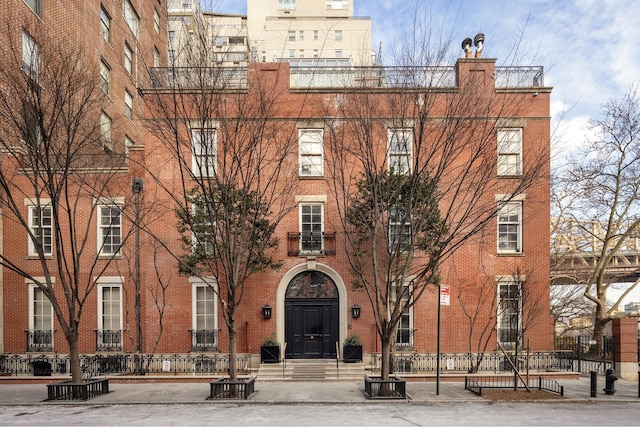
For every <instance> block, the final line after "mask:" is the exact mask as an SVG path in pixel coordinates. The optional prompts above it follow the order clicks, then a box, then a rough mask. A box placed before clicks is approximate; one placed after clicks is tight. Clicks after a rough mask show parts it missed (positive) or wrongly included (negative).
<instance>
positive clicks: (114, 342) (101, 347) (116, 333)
mask: <svg viewBox="0 0 640 427" xmlns="http://www.w3.org/2000/svg"><path fill="white" fill-rule="evenodd" d="M120 350H122V331H121V330H111V329H97V330H96V351H120Z"/></svg>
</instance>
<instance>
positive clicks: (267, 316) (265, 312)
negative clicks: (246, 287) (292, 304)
mask: <svg viewBox="0 0 640 427" xmlns="http://www.w3.org/2000/svg"><path fill="white" fill-rule="evenodd" d="M262 317H264V319H265V320H269V319H271V306H270V305H269V304H265V305H264V307H262Z"/></svg>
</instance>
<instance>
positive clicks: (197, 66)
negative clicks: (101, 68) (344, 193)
mask: <svg viewBox="0 0 640 427" xmlns="http://www.w3.org/2000/svg"><path fill="white" fill-rule="evenodd" d="M196 34H207V33H206V31H205V30H204V28H201V29H200V30H199V31H196ZM270 66H271V67H273V66H274V65H270ZM256 67H259V65H256ZM151 73H152V82H154V84H155V87H153V88H151V89H149V90H147V91H146V94H145V101H146V103H147V106H148V111H149V116H148V119H149V120H148V121H147V124H148V128H149V130H150V132H151V133H152V134H153V135H154V136H155V137H156V138H157V140H158V141H160V148H159V151H158V153H155V154H151V155H150V156H148V158H153V157H154V156H156V159H160V160H161V161H167V159H169V160H168V161H169V162H171V163H172V164H173V165H174V167H175V168H176V170H177V171H178V180H177V181H178V182H176V183H171V182H168V181H167V180H163V179H160V178H159V177H158V175H157V174H156V178H155V179H156V184H157V185H158V186H159V187H161V188H162V189H163V190H164V191H165V192H166V194H167V195H169V197H170V198H171V200H172V202H173V203H174V204H175V208H176V211H177V215H178V220H179V231H180V232H181V233H182V235H183V247H182V248H180V249H179V250H176V249H175V248H171V247H170V246H169V245H167V246H166V247H165V248H166V249H167V250H168V251H169V252H171V254H172V256H174V257H175V259H176V260H177V263H178V265H179V269H180V272H181V273H182V274H184V275H188V276H195V277H199V278H201V279H202V280H203V282H205V283H207V284H208V285H209V286H210V287H211V289H213V291H214V292H215V293H216V294H217V295H218V298H219V300H220V302H221V306H222V310H221V312H222V316H223V318H224V321H225V324H226V327H227V332H228V338H229V376H230V380H231V381H235V380H236V378H237V369H236V354H237V350H236V347H237V325H236V313H237V310H238V308H239V306H240V304H241V303H242V300H243V296H244V295H245V284H246V283H247V280H248V278H249V277H251V276H252V275H254V274H255V273H258V272H261V271H265V270H267V269H271V268H277V267H278V266H279V265H280V262H279V260H277V259H275V258H274V254H275V252H274V250H275V248H276V247H277V245H278V240H277V238H276V235H275V228H276V226H277V225H278V223H279V222H280V220H281V219H282V218H283V217H284V216H285V215H286V214H287V213H288V212H290V211H291V209H293V207H292V205H291V204H290V201H291V200H292V195H293V194H294V192H295V189H296V185H295V183H296V181H297V180H296V179H294V178H295V177H296V175H295V173H296V170H297V168H296V166H297V163H296V162H297V145H296V142H297V135H294V130H293V128H292V127H291V126H289V127H287V125H286V124H284V122H282V121H278V120H275V119H276V118H277V117H282V116H290V115H291V112H290V111H288V110H287V109H288V108H290V106H288V105H282V103H281V102H279V99H280V96H281V95H283V94H285V93H287V91H288V82H285V81H279V80H278V79H277V77H273V76H276V75H278V73H260V72H258V70H257V68H253V67H246V66H241V67H226V66H219V65H218V62H217V61H216V54H215V52H214V49H213V45H212V44H211V39H210V37H209V36H206V35H205V36H196V37H194V38H192V39H188V40H184V41H183V43H182V44H181V48H180V52H179V54H177V55H176V61H175V62H174V63H173V64H171V66H170V67H168V68H164V69H158V68H156V69H152V70H151ZM294 117H295V115H294ZM156 166H157V165H156ZM147 167H148V165H147ZM157 170H158V169H155V171H157ZM153 171H154V169H153V168H150V169H149V174H152V175H153V174H154V173H155V172H153ZM211 278H213V279H214V280H211Z"/></svg>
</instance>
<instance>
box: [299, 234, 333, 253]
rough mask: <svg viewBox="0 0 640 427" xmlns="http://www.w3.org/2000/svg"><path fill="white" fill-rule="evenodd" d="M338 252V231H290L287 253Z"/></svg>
mask: <svg viewBox="0 0 640 427" xmlns="http://www.w3.org/2000/svg"><path fill="white" fill-rule="evenodd" d="M335 254H336V233H335V232H333V233H288V235H287V255H289V256H300V255H327V256H333V255H335Z"/></svg>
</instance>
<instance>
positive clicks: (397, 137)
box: [387, 129, 413, 174]
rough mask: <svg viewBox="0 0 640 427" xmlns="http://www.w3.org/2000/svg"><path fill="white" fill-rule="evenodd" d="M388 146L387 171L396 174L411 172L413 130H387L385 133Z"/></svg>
mask: <svg viewBox="0 0 640 427" xmlns="http://www.w3.org/2000/svg"><path fill="white" fill-rule="evenodd" d="M387 140H388V146H389V171H391V172H392V173H397V174H408V173H410V172H411V164H412V162H413V159H412V153H413V130H411V129H389V130H388V131H387Z"/></svg>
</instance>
